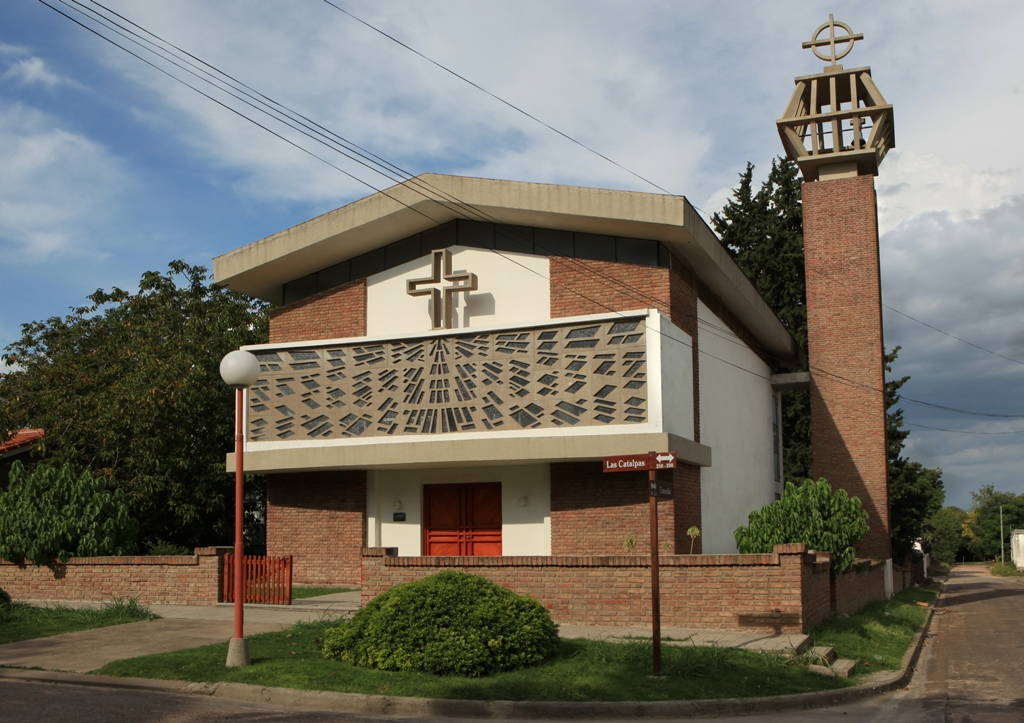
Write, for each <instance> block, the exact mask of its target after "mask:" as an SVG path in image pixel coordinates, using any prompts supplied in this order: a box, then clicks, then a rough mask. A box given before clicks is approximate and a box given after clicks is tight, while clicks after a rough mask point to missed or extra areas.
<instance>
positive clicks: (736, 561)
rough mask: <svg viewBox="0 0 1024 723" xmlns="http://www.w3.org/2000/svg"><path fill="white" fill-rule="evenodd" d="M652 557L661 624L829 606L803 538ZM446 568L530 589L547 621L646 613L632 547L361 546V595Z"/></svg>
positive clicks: (777, 627)
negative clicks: (464, 553)
mask: <svg viewBox="0 0 1024 723" xmlns="http://www.w3.org/2000/svg"><path fill="white" fill-rule="evenodd" d="M660 565H661V574H660V582H661V615H662V624H664V625H679V626H686V627H704V628H718V629H726V630H756V631H760V632H766V633H796V632H802V631H806V630H809V629H810V628H811V627H812V626H814V625H815V624H817V623H818V622H820V621H821V620H824V619H825V618H826V617H827V616H828V614H829V612H830V606H829V561H828V557H827V556H823V555H821V554H818V555H814V554H808V553H807V545H805V544H794V545H776V546H775V552H774V553H772V554H767V555H662V556H661V557H660ZM451 569H454V570H460V571H463V572H468V573H472V574H475V575H480V576H481V577H485V578H487V579H489V580H492V581H494V582H496V583H498V584H499V585H503V586H505V587H508V588H510V589H512V590H514V591H515V592H517V593H520V594H528V595H530V596H531V597H533V598H535V599H537V600H539V601H540V602H541V603H542V604H543V605H544V606H545V607H546V608H547V609H548V610H549V611H550V612H551V616H552V618H553V619H554V620H555V621H556V622H560V623H567V624H568V623H591V624H599V625H635V624H637V623H649V622H650V614H651V599H650V579H651V576H650V563H649V561H648V559H647V557H646V556H641V555H609V556H564V555H563V556H554V557H528V556H524V557H397V550H396V549H395V548H383V547H374V548H364V549H363V556H362V581H361V587H362V602H363V604H364V605H365V604H366V603H367V602H369V601H370V600H372V599H373V598H374V597H376V596H377V595H379V594H380V593H382V592H384V591H385V590H388V589H389V588H391V587H392V586H394V585H397V584H400V583H405V582H412V581H414V580H420V579H422V578H424V577H427V576H429V575H432V574H434V573H437V572H440V571H442V570H451Z"/></svg>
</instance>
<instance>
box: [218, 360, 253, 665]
mask: <svg viewBox="0 0 1024 723" xmlns="http://www.w3.org/2000/svg"><path fill="white" fill-rule="evenodd" d="M259 374H260V363H259V361H258V360H257V359H256V357H255V356H253V355H252V354H250V353H249V352H247V351H243V350H241V349H236V350H235V351H233V352H229V353H228V354H226V355H225V356H224V358H223V359H221V362H220V376H221V378H222V379H223V380H224V382H225V384H227V385H228V386H229V387H232V388H234V390H235V636H234V637H233V638H231V643H230V644H229V645H228V661H227V667H229V668H240V667H243V666H246V665H249V663H250V659H249V641H248V640H246V639H245V637H244V635H243V630H242V628H243V618H244V615H245V612H244V610H245V608H244V607H243V605H244V603H245V581H244V579H243V575H242V552H243V546H244V542H243V539H242V521H243V515H244V514H245V512H244V507H243V504H242V501H243V498H244V476H243V469H244V467H243V465H242V416H243V415H242V412H243V402H244V401H245V390H246V389H248V388H249V387H251V386H252V385H253V384H255V383H256V378H257V377H258V376H259Z"/></svg>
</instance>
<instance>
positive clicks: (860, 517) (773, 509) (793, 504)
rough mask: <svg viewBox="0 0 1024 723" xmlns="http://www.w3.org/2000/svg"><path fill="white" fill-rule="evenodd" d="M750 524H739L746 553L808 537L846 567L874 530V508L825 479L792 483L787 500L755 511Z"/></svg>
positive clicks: (788, 485) (738, 542) (739, 545)
mask: <svg viewBox="0 0 1024 723" xmlns="http://www.w3.org/2000/svg"><path fill="white" fill-rule="evenodd" d="M748 523H749V524H748V526H747V527H738V528H736V532H735V533H734V536H735V537H736V548H737V549H738V550H739V551H740V553H741V554H751V553H753V554H757V553H767V552H771V551H772V549H773V548H774V546H775V545H781V544H784V543H787V542H806V543H807V544H808V545H809V546H810V547H811V549H814V550H820V551H822V552H831V553H832V569H833V570H834V571H835V572H841V571H843V570H845V569H846V568H848V567H849V566H850V565H852V564H853V561H854V560H856V559H857V546H858V545H859V544H860V541H861V540H862V539H863V538H864V535H866V534H868V513H867V512H866V511H865V510H864V509H863V508H862V507H861V504H860V500H859V499H857V498H856V497H850V496H849V495H848V494H846V490H836V492H835V493H834V494H833V492H832V486H831V485H830V484H829V483H828V481H827V480H825V479H819V480H818V481H817V482H815V481H814V480H811V479H809V480H806V481H805V482H804V483H803V484H801V485H799V486H797V485H795V484H793V483H792V482H787V483H786V492H785V494H783V495H782V499H778V500H775V501H774V502H772V503H771V504H770V505H767V506H766V507H762V508H761V509H760V510H755V511H753V512H751V513H750V517H749V518H748Z"/></svg>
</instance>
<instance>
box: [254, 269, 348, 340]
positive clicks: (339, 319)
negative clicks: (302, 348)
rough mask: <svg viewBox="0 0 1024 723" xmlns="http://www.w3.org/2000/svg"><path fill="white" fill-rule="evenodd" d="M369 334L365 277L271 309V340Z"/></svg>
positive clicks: (330, 337)
mask: <svg viewBox="0 0 1024 723" xmlns="http://www.w3.org/2000/svg"><path fill="white" fill-rule="evenodd" d="M348 336H366V279H356V280H355V281H350V282H349V283H347V284H342V285H341V286H335V287H334V288H333V289H328V290H327V291H321V292H320V293H319V294H314V295H313V296H309V297H306V298H305V299H302V300H300V301H296V302H294V303H292V304H288V305H287V306H282V307H281V308H279V309H275V310H274V311H272V312H270V343H271V344H278V343H284V342H289V341H312V340H314V339H341V338H344V337H348Z"/></svg>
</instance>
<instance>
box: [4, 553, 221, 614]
mask: <svg viewBox="0 0 1024 723" xmlns="http://www.w3.org/2000/svg"><path fill="white" fill-rule="evenodd" d="M230 551H231V548H230V547H198V548H196V550H195V553H196V554H195V555H194V556H193V555H182V556H168V557H144V556H124V557H73V558H71V559H70V560H68V561H67V562H64V563H62V562H55V563H53V564H52V565H49V566H41V567H36V566H34V565H31V564H29V565H15V564H13V563H10V562H7V561H3V560H0V588H2V589H4V590H6V591H7V593H8V594H9V595H10V596H11V597H12V598H14V599H15V600H54V601H72V600H74V601H83V602H110V600H111V599H112V598H116V597H133V598H137V599H138V601H139V602H140V603H144V604H172V605H215V604H216V603H217V601H218V600H220V597H221V584H222V583H221V580H222V570H223V565H224V554H225V553H227V552H230Z"/></svg>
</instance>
